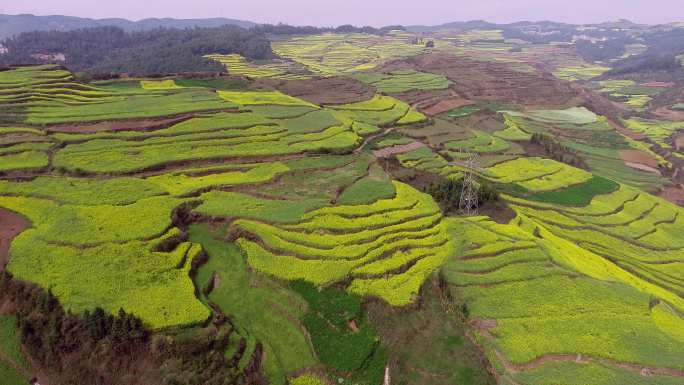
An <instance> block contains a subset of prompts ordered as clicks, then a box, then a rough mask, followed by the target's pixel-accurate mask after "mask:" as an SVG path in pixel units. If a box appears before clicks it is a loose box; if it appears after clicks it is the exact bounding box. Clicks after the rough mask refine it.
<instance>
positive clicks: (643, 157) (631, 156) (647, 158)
mask: <svg viewBox="0 0 684 385" xmlns="http://www.w3.org/2000/svg"><path fill="white" fill-rule="evenodd" d="M620 158H622V160H624V161H625V164H626V163H638V164H642V165H645V166H648V167H650V168H654V169H657V168H658V160H657V159H656V158H654V157H653V156H652V155H650V154H648V153H645V152H643V151H639V150H620Z"/></svg>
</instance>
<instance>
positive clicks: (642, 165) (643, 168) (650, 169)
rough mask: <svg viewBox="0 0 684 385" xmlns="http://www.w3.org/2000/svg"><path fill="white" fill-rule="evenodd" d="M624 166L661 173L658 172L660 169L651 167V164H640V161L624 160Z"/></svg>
mask: <svg viewBox="0 0 684 385" xmlns="http://www.w3.org/2000/svg"><path fill="white" fill-rule="evenodd" d="M625 166H628V167H631V168H634V169H637V170H641V171H646V172H652V173H654V174H658V175H662V174H661V173H660V170H658V169H657V168H653V167H651V166H647V165H645V164H641V163H634V162H625Z"/></svg>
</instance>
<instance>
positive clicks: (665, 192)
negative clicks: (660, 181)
mask: <svg viewBox="0 0 684 385" xmlns="http://www.w3.org/2000/svg"><path fill="white" fill-rule="evenodd" d="M660 196H661V197H662V198H665V199H667V200H668V201H670V202H672V203H675V204H678V205H681V206H684V187H682V185H678V186H675V187H665V188H663V189H662V191H661V192H660Z"/></svg>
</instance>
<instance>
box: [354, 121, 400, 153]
mask: <svg viewBox="0 0 684 385" xmlns="http://www.w3.org/2000/svg"><path fill="white" fill-rule="evenodd" d="M394 129H395V128H394V127H390V128H386V129H385V130H384V131H381V132H378V133H377V134H373V135H371V136H369V137H367V138H366V140H364V141H363V143H361V145H360V146H359V147H357V148H356V150H354V154H358V153H360V152H361V151H363V149H364V148H366V146H367V145H368V143H370V142H371V141H373V140H375V139H377V138H379V137H381V136H385V135H387V134H389V133H390V132H392V131H394Z"/></svg>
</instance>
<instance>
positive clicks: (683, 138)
mask: <svg viewBox="0 0 684 385" xmlns="http://www.w3.org/2000/svg"><path fill="white" fill-rule="evenodd" d="M674 143H675V148H677V150H682V149H684V133H682V134H679V136H677V137H675V141H674Z"/></svg>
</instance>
